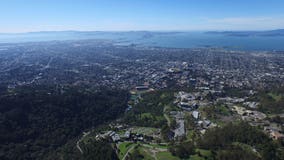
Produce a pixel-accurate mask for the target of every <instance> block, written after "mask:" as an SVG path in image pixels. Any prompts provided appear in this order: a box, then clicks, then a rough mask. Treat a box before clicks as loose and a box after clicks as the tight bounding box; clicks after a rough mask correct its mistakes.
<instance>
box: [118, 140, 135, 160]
mask: <svg viewBox="0 0 284 160" xmlns="http://www.w3.org/2000/svg"><path fill="white" fill-rule="evenodd" d="M133 145H136V144H134V143H132V142H122V143H120V144H119V146H118V149H119V151H120V152H119V159H122V157H123V156H124V155H125V153H126V152H127V151H128V150H129V149H130V148H131V147H132V146H133Z"/></svg>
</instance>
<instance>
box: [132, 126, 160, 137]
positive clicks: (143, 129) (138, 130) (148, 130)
mask: <svg viewBox="0 0 284 160" xmlns="http://www.w3.org/2000/svg"><path fill="white" fill-rule="evenodd" d="M157 131H158V129H157V128H152V127H134V128H133V130H132V132H133V133H138V134H144V135H152V134H154V133H156V132H157Z"/></svg>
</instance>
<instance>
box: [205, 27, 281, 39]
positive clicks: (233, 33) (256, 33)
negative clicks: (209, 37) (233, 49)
mask: <svg viewBox="0 0 284 160" xmlns="http://www.w3.org/2000/svg"><path fill="white" fill-rule="evenodd" d="M206 33H207V34H222V35H226V36H238V37H256V36H267V37H274V36H284V29H277V30H270V31H224V32H222V31H221V32H218V31H211V32H206Z"/></svg>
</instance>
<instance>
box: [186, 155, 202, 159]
mask: <svg viewBox="0 0 284 160" xmlns="http://www.w3.org/2000/svg"><path fill="white" fill-rule="evenodd" d="M189 160H205V158H203V157H199V156H198V155H192V156H190V158H189Z"/></svg>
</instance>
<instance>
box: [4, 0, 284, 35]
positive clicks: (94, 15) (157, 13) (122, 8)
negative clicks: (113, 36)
mask: <svg viewBox="0 0 284 160" xmlns="http://www.w3.org/2000/svg"><path fill="white" fill-rule="evenodd" d="M0 21H1V22H0V32H1V33H5V32H29V31H51V30H52V31H55V30H56V31H57V30H100V31H105V30H112V31H121V30H268V29H278V28H284V0H1V1H0Z"/></svg>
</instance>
